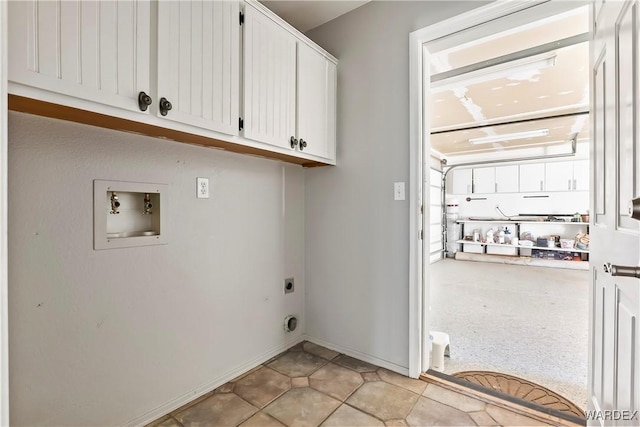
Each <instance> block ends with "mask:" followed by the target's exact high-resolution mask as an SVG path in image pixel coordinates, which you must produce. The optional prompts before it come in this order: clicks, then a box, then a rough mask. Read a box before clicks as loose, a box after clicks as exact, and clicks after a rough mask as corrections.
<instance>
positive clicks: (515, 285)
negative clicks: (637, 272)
mask: <svg viewBox="0 0 640 427" xmlns="http://www.w3.org/2000/svg"><path fill="white" fill-rule="evenodd" d="M567 262H568V261H567ZM430 276H431V317H430V321H431V329H432V330H439V331H444V332H447V333H449V336H450V339H451V358H450V359H445V373H455V372H460V371H473V370H480V371H481V370H487V371H496V372H502V373H507V374H511V375H515V376H518V377H520V378H524V379H528V380H530V381H533V382H534V383H536V384H540V385H542V386H544V387H547V388H549V389H551V390H553V391H555V392H556V393H559V394H561V395H562V396H564V397H566V398H567V399H569V400H571V401H572V402H573V403H575V404H576V405H578V406H580V407H582V408H583V409H585V408H586V405H587V400H588V393H587V369H588V366H587V364H588V343H589V336H588V325H589V324H588V319H589V304H588V303H589V295H588V292H589V291H588V289H589V282H588V281H589V272H588V271H579V270H567V269H559V268H547V267H530V266H523V265H507V264H490V263H483V262H473V261H460V260H453V259H445V260H442V261H439V262H436V263H434V264H432V265H431V271H430Z"/></svg>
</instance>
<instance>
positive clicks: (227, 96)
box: [154, 1, 240, 135]
mask: <svg viewBox="0 0 640 427" xmlns="http://www.w3.org/2000/svg"><path fill="white" fill-rule="evenodd" d="M239 13H240V8H239V4H238V2H237V1H205V2H201V1H179V2H177V1H169V2H159V3H158V93H157V98H158V99H154V102H155V103H157V107H156V111H158V114H159V115H160V116H163V117H165V118H166V119H169V120H174V121H177V122H180V123H186V124H189V125H193V126H198V127H201V128H204V129H210V130H214V131H217V132H222V133H225V134H229V135H237V134H238V132H239V124H238V120H239V119H240V110H239V98H240V91H239V82H240V76H239V69H240V68H239V67H240V21H239ZM162 98H164V99H165V100H167V101H169V102H170V103H171V109H170V110H169V111H167V110H166V109H163V106H162V105H160V103H161V100H162ZM165 113H166V114H165Z"/></svg>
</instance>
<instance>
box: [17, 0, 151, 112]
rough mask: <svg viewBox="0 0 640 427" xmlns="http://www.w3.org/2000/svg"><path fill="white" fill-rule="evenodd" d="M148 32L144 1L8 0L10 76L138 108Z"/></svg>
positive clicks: (52, 89) (146, 85) (55, 90)
mask: <svg viewBox="0 0 640 427" xmlns="http://www.w3.org/2000/svg"><path fill="white" fill-rule="evenodd" d="M150 35H151V32H150V5H149V2H148V1H128V0H119V1H112V0H111V1H29V2H27V1H11V2H9V39H10V43H9V58H10V61H9V80H10V81H12V82H15V83H19V84H22V85H25V86H29V87H33V88H39V89H45V90H46V91H49V92H53V93H58V94H64V95H69V96H72V97H75V98H79V99H84V100H88V101H93V102H97V103H101V104H107V105H111V106H116V107H119V108H124V109H127V110H133V111H140V110H139V106H138V93H139V92H141V91H144V92H146V93H149V90H150V88H149V53H150Z"/></svg>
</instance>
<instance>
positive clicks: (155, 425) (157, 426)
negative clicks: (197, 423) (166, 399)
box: [147, 415, 182, 427]
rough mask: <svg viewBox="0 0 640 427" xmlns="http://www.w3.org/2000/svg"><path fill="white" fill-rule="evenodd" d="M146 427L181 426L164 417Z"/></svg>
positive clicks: (166, 416)
mask: <svg viewBox="0 0 640 427" xmlns="http://www.w3.org/2000/svg"><path fill="white" fill-rule="evenodd" d="M147 427H182V424H180V423H179V422H178V421H176V420H175V419H173V418H171V417H170V416H169V415H165V416H164V417H162V418H160V419H159V420H156V421H154V422H153V423H151V424H147Z"/></svg>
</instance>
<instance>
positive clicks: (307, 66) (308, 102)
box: [296, 42, 336, 158]
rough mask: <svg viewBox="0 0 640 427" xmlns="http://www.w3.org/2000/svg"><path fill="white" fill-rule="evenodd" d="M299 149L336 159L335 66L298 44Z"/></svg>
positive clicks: (320, 55) (316, 52)
mask: <svg viewBox="0 0 640 427" xmlns="http://www.w3.org/2000/svg"><path fill="white" fill-rule="evenodd" d="M297 94H298V99H297V107H298V109H297V113H298V114H297V124H298V130H297V132H296V134H297V136H298V149H299V150H300V151H302V152H306V153H309V154H314V155H316V156H320V157H325V158H334V157H335V131H336V128H335V115H336V110H335V107H336V64H335V63H333V62H332V61H329V60H328V59H327V58H326V57H325V56H324V55H322V54H320V53H319V52H318V51H316V50H315V49H313V48H312V47H310V46H309V45H307V44H305V43H303V42H298V92H297Z"/></svg>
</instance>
